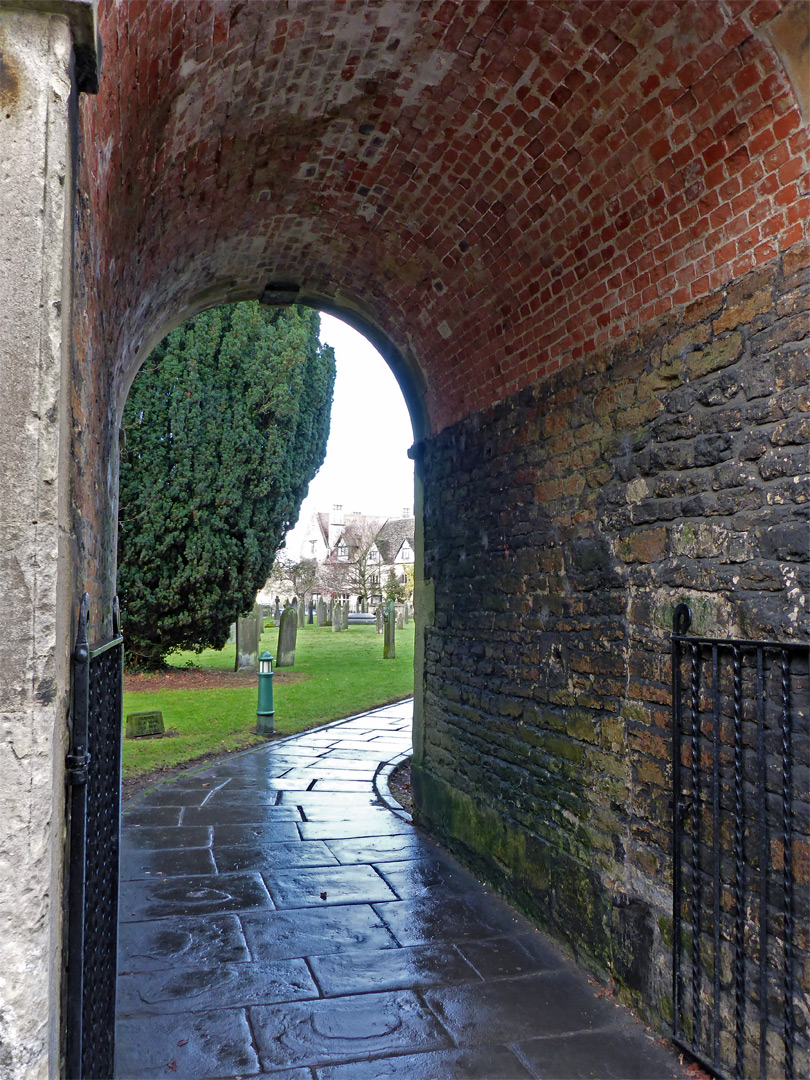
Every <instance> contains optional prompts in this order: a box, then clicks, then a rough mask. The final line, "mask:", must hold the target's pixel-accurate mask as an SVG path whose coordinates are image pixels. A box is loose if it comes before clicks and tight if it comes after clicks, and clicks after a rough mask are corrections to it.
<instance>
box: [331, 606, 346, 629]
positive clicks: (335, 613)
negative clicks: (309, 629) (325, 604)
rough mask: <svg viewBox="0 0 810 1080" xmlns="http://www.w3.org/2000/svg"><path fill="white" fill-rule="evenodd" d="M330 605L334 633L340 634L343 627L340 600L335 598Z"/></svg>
mask: <svg viewBox="0 0 810 1080" xmlns="http://www.w3.org/2000/svg"><path fill="white" fill-rule="evenodd" d="M329 606H330V608H331V609H332V633H333V634H338V633H340V631H341V630H342V629H343V612H342V611H341V606H340V601H339V600H333V601H332V603H331V604H330V605H329Z"/></svg>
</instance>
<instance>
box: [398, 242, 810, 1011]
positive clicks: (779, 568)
mask: <svg viewBox="0 0 810 1080" xmlns="http://www.w3.org/2000/svg"><path fill="white" fill-rule="evenodd" d="M808 262H810V254H809V253H808V249H807V248H804V249H803V250H797V249H793V251H792V252H790V253H788V254H786V255H785V256H784V259H783V260H781V259H780V260H778V261H776V262H774V263H772V264H770V265H769V266H767V267H765V268H763V269H760V270H758V271H756V272H754V273H752V274H750V275H748V276H747V277H745V278H743V279H741V280H740V281H738V282H736V283H734V284H733V285H731V286H730V287H728V288H727V289H724V290H721V291H719V292H717V293H715V294H714V295H711V296H709V297H707V298H705V299H702V300H700V301H699V302H696V303H695V304H693V305H692V306H691V307H688V308H686V309H685V310H682V311H681V312H679V313H678V314H677V315H674V316H672V317H669V318H667V319H665V320H664V321H662V322H659V323H658V324H656V325H655V326H653V327H651V328H649V329H648V330H647V331H646V332H644V333H642V334H639V335H636V336H634V337H632V338H631V339H629V340H625V341H623V342H622V343H621V344H619V345H617V346H616V347H614V348H612V349H610V350H605V351H603V352H601V353H599V354H597V355H593V356H591V357H589V358H588V360H587V361H586V362H584V363H579V364H578V365H576V366H572V367H567V368H564V369H563V370H562V371H561V372H560V373H558V374H557V375H556V376H554V377H553V378H550V379H548V380H547V381H544V382H542V383H541V384H538V385H536V386H533V387H531V388H529V389H527V390H525V391H522V392H520V393H518V394H517V395H516V396H514V397H512V398H510V399H508V400H506V401H504V402H501V403H500V404H498V405H496V406H495V407H493V408H491V409H489V410H487V411H484V412H481V413H478V414H476V415H474V416H472V417H470V418H468V419H467V420H465V421H462V422H461V423H458V424H456V425H455V426H453V427H452V428H449V429H448V430H445V431H444V432H443V433H442V434H441V435H440V436H438V437H436V438H435V439H433V440H431V441H430V442H429V443H428V444H427V445H426V446H425V447H424V461H423V468H424V479H425V511H424V514H425V577H426V579H428V580H429V579H432V581H433V585H434V588H435V613H436V614H435V622H434V625H433V626H431V627H429V628H428V629H427V631H426V642H425V648H426V662H425V728H424V742H423V745H422V746H420V747H418V748H417V752H416V759H415V765H414V770H413V776H414V790H415V795H416V800H417V804H418V807H419V811H418V813H419V817H420V819H421V821H422V823H423V824H425V825H427V826H428V827H429V828H431V829H432V830H434V831H435V832H436V833H438V834H440V835H442V836H443V837H444V839H445V840H446V841H447V842H448V843H450V845H451V846H453V847H455V849H456V850H457V851H459V852H460V853H461V854H462V855H463V856H465V857H466V858H467V859H468V861H470V862H471V863H473V864H475V865H476V866H477V867H478V868H479V870H482V871H483V872H484V874H485V875H487V876H488V877H489V878H491V879H493V880H495V881H497V882H498V883H499V884H500V885H501V886H502V887H503V888H504V889H505V890H506V891H507V893H508V894H509V895H510V896H511V897H513V898H514V899H516V900H517V901H518V902H519V903H520V904H521V905H522V906H523V907H524V908H526V909H528V910H529V911H530V912H531V913H533V914H534V915H535V916H536V917H537V918H538V919H539V921H540V922H541V923H542V924H543V925H544V926H546V927H548V928H550V929H551V930H552V931H553V932H554V933H556V934H557V935H559V936H561V937H562V938H563V939H565V940H566V941H567V942H568V943H569V945H570V947H571V948H572V950H573V951H574V952H575V953H576V954H577V955H578V956H579V957H580V958H581V959H583V960H585V961H586V962H587V963H589V964H590V965H591V966H592V967H593V968H594V969H596V970H598V971H599V972H601V973H602V975H604V976H608V975H609V976H612V977H613V978H614V979H615V981H616V985H617V987H618V988H619V992H620V993H621V994H622V996H624V997H625V998H626V999H629V1000H631V1001H632V1002H633V1003H634V1004H635V1005H636V1006H637V1007H639V1008H640V1009H641V1010H642V1011H643V1012H645V1013H646V1014H647V1015H648V1016H651V1017H657V1018H658V1020H659V1022H660V1021H662V1020H666V1019H668V1017H669V1015H670V1014H671V1009H672V1003H671V989H670V965H669V950H670V944H671V943H670V934H671V921H670V913H671V899H670V883H671V873H670V867H671V854H670V851H671V834H670V802H671V800H670V796H669V784H670V775H671V769H670V754H671V749H670V730H671V719H670V716H671V714H670V652H669V649H670V645H669V634H670V632H671V628H672V611H673V607H674V605H675V604H676V603H677V602H679V601H681V600H686V601H687V602H688V603H689V604H690V605H691V607H692V611H693V617H694V621H693V626H692V632H693V633H694V632H699V633H710V634H715V635H717V636H724V637H725V636H732V635H736V636H745V637H767V638H788V639H793V640H795V639H801V638H803V637H806V636H807V635H808V619H807V613H808V612H807V596H808V585H809V584H810V583H809V582H808V554H809V552H810V541H809V539H808V498H810V487H808V477H807V473H808V443H809V442H810V411H808V410H810V390H809V389H808V364H809V363H810V350H809V348H808V346H810V315H809V314H808V312H809V311H810V307H809V297H810V284H809V283H808V282H809V280H810V279H808V273H807V264H808ZM801 845H804V849H806V846H807V845H806V838H804V839H801V840H800V846H801ZM797 866H798V871H797V872H798V875H799V881H798V887H799V888H802V889H807V887H808V881H807V859H806V858H804V859H801V858H799V859H798V861H797Z"/></svg>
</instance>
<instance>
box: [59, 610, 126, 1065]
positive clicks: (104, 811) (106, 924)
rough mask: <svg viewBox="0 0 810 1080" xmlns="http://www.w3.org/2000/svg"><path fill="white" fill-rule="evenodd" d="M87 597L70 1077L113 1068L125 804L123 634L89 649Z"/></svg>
mask: <svg viewBox="0 0 810 1080" xmlns="http://www.w3.org/2000/svg"><path fill="white" fill-rule="evenodd" d="M88 611H89V600H88V597H87V596H85V597H84V599H83V601H82V605H81V610H80V615H79V631H78V634H77V637H76V648H75V650H74V657H73V724H72V731H71V753H70V755H69V757H68V761H67V777H68V783H69V785H70V787H69V792H70V794H69V806H70V863H69V883H68V982H67V1062H66V1064H67V1075H68V1078H69V1080H93V1078H99V1080H101V1078H104V1077H110V1076H112V1074H113V1051H114V1039H115V983H116V952H117V927H118V845H119V829H120V824H119V821H120V810H121V719H122V718H121V701H122V698H121V693H122V678H123V639H122V638H121V636H120V635H119V634H118V609H117V601H116V604H115V610H114V619H113V622H114V633H115V635H116V636H115V637H114V638H113V640H112V641H110V642H108V643H107V644H106V645H104V646H102V647H101V648H98V649H95V650H93V651H90V649H89V648H88V644H87V619H88Z"/></svg>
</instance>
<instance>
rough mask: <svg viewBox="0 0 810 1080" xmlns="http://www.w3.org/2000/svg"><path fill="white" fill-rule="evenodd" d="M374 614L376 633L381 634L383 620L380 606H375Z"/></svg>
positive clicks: (383, 615) (383, 613)
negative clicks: (375, 617)
mask: <svg viewBox="0 0 810 1080" xmlns="http://www.w3.org/2000/svg"><path fill="white" fill-rule="evenodd" d="M374 614H375V615H376V616H377V633H378V634H381V633H382V632H383V619H384V618H385V612H384V610H383V606H382V604H378V605H377V610H376V611H375V612H374Z"/></svg>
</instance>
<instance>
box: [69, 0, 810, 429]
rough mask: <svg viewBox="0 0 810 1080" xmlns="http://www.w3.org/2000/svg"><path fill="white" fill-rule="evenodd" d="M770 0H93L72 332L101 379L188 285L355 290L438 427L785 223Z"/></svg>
mask: <svg viewBox="0 0 810 1080" xmlns="http://www.w3.org/2000/svg"><path fill="white" fill-rule="evenodd" d="M785 6H786V5H785V4H783V3H782V0H751V2H748V3H746V2H742V3H739V4H735V5H733V6H732V5H722V4H719V3H718V4H714V3H712V4H706V3H701V2H694V3H693V2H691V0H687V2H672V3H655V4H646V3H638V2H630V0H628V2H616V3H602V4H591V3H587V2H583V3H579V2H570V3H516V2H512V3H508V4H505V3H501V2H491V3H481V4H472V3H457V2H455V0H380V2H378V3H373V4H372V3H367V2H355V3H350V4H347V5H345V6H341V7H340V8H335V7H332V6H331V5H325V4H323V5H322V4H308V3H303V2H302V3H293V4H285V5H283V6H282V5H276V4H269V5H266V4H256V5H252V4H240V3H235V2H234V3H230V4H211V3H205V2H202V0H201V2H200V3H190V2H188V0H182V2H181V0H176V2H166V3H163V4H159V5H158V4H147V3H138V2H135V0H131V2H129V3H127V4H121V3H115V2H114V0H102V3H101V4H100V9H99V18H100V29H101V35H102V39H103V44H104V58H105V62H104V68H105V70H104V77H103V78H102V85H101V93H100V95H99V96H98V98H97V99H85V100H84V102H83V106H82V117H81V123H82V132H83V152H82V167H81V179H80V187H81V189H82V191H83V199H84V203H83V209H84V210H85V211H86V213H85V215H84V218H83V220H84V221H85V222H86V223H87V225H86V228H84V230H83V231H82V246H83V254H84V257H85V259H86V260H87V262H86V266H87V268H88V271H87V276H88V279H89V281H88V284H89V285H90V292H91V293H92V294H94V297H95V299H94V297H93V296H89V297H88V300H89V303H90V304H91V305H92V304H93V303H94V302H95V303H97V304H98V307H99V311H100V312H103V318H104V320H105V325H106V329H105V331H104V334H103V338H102V339H100V340H98V341H97V342H96V343H95V345H96V348H98V349H99V350H101V352H102V353H103V354H104V355H107V356H112V355H114V356H116V357H117V363H118V364H119V367H120V372H121V377H122V379H124V381H126V379H127V378H128V377H130V375H131V367H132V365H133V363H135V358H136V356H137V353H138V351H139V349H140V348H141V345H142V344H143V341H144V340H145V339H146V337H147V336H148V334H149V327H154V326H158V325H161V324H163V323H165V322H166V321H167V320H168V319H169V318H170V314H169V313H170V312H176V311H178V310H182V309H183V308H184V307H185V306H186V305H187V304H188V303H189V302H190V297H192V296H198V295H200V294H201V293H203V292H204V291H205V290H212V291H213V292H222V291H227V290H228V289H230V290H235V291H237V292H242V291H245V292H252V293H253V294H254V295H260V294H261V293H262V292H263V290H264V289H265V288H266V286H267V285H268V283H271V282H278V281H293V282H295V283H297V284H298V285H299V286H300V288H301V289H302V290H303V291H304V292H307V293H311V294H313V295H317V296H320V297H322V298H325V299H327V300H328V299H329V298H330V297H337V296H339V295H341V294H347V295H352V296H356V297H358V296H359V297H362V298H363V301H364V304H365V305H366V308H367V310H368V311H370V312H371V313H373V322H374V323H375V324H376V325H377V326H379V328H380V330H381V332H382V333H383V334H385V335H386V337H387V338H388V339H389V340H391V341H396V342H398V343H399V344H400V347H401V349H402V350H403V351H406V352H410V353H411V354H412V355H413V356H416V357H419V358H420V363H421V365H422V370H423V373H424V380H425V387H426V401H427V409H428V412H429V416H430V426H431V428H432V430H434V431H438V430H440V429H442V428H443V427H445V426H447V425H448V424H450V423H453V422H454V421H456V420H458V419H460V418H462V417H463V416H465V415H468V414H469V413H471V412H474V411H476V410H479V409H480V408H482V407H484V406H487V405H489V404H492V403H493V402H495V401H497V400H500V399H501V398H503V397H505V396H507V395H509V394H511V393H513V392H515V391H516V390H518V389H520V388H522V387H524V386H527V385H529V384H531V383H533V382H534V381H536V380H537V379H538V378H541V377H543V376H545V375H548V374H550V373H551V372H553V371H555V370H557V369H559V368H561V367H565V366H566V365H567V364H568V363H570V362H573V361H576V360H579V359H581V358H582V357H583V356H586V355H587V354H589V353H591V352H593V351H594V350H596V349H600V348H604V347H607V346H609V345H610V344H611V343H612V342H614V341H616V340H617V339H620V338H622V337H624V336H626V335H627V334H628V333H629V332H630V331H632V330H634V329H636V328H638V327H640V326H642V325H644V324H646V323H648V322H651V321H652V320H654V319H657V318H659V317H661V316H662V315H663V314H664V313H666V312H667V311H669V310H671V309H672V308H673V307H676V308H677V307H682V306H684V305H686V304H687V303H689V302H691V301H694V300H696V299H699V298H700V297H702V296H705V295H708V294H709V293H710V292H712V291H713V290H716V289H717V288H718V287H721V286H723V285H725V284H726V283H728V282H729V281H731V280H732V279H734V278H737V277H739V276H740V275H741V274H743V273H744V272H746V271H747V270H750V269H752V268H754V267H756V266H758V265H761V264H762V263H765V262H768V261H769V260H772V259H773V258H775V257H776V256H777V255H778V254H779V253H780V252H781V251H783V250H785V249H786V248H788V247H790V246H791V245H792V244H794V243H796V242H797V241H798V240H799V239H801V238H802V236H803V235H804V233H805V230H806V221H807V218H808V207H807V199H806V197H805V196H803V195H802V194H801V191H800V187H799V182H800V180H801V177H802V176H803V175H804V174H805V171H806V155H807V141H808V140H807V131H806V129H805V127H804V126H803V124H802V119H801V113H800V110H799V108H798V106H797V102H796V95H795V93H794V90H793V88H792V85H791V83H790V80H789V78H788V76H787V74H786V72H785V70H784V67H783V65H782V63H781V61H780V59H779V56H778V54H777V52H776V50H775V49H774V47H773V46H772V45H771V44H770V43H769V40H768V36H767V31H768V27H769V24H770V23H771V22H773V21H774V20H776V19H778V18H779V17H780V13H781V12H782V9H783V8H784V7H785ZM99 323H100V320H99ZM91 332H92V331H91Z"/></svg>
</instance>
